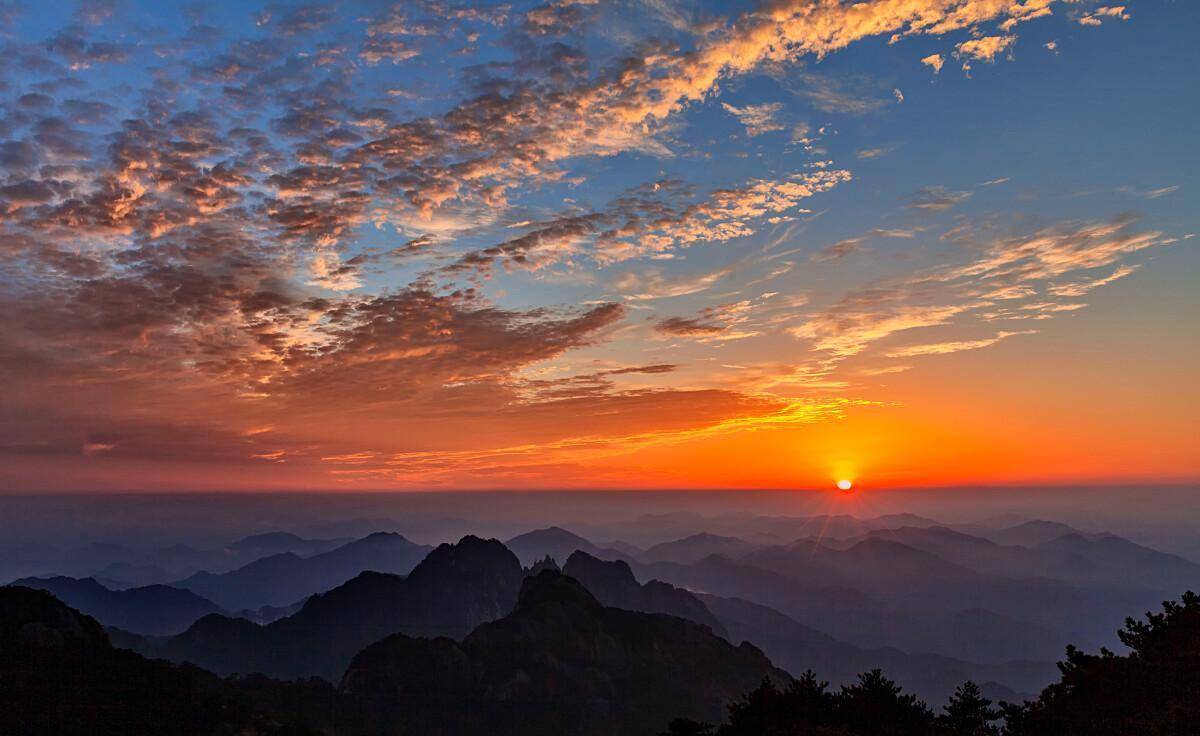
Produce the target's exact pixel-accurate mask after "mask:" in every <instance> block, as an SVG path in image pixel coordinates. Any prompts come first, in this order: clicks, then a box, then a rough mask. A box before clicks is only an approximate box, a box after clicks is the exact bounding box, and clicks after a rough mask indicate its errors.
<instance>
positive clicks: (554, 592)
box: [342, 570, 791, 736]
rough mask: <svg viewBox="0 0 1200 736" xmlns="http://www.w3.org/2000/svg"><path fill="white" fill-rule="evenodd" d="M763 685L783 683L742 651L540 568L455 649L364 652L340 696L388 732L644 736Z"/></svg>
mask: <svg viewBox="0 0 1200 736" xmlns="http://www.w3.org/2000/svg"><path fill="white" fill-rule="evenodd" d="M763 678H770V679H772V680H774V681H775V682H777V683H780V684H786V683H788V682H790V680H791V678H790V677H789V676H788V675H787V673H785V672H783V671H782V670H779V669H777V668H775V667H773V666H772V665H771V662H770V660H768V659H767V657H766V656H764V655H763V653H762V652H760V651H759V650H758V649H756V648H754V647H753V646H750V645H749V644H743V645H741V646H738V647H735V646H733V645H732V644H730V643H728V642H727V641H725V640H724V639H721V638H720V637H717V636H715V635H713V634H712V632H711V631H709V629H708V628H706V627H703V626H700V625H697V624H695V623H692V622H690V621H686V620H684V619H681V618H677V617H674V616H665V615H659V614H646V613H639V612H633V611H627V610H622V609H617V608H609V607H605V606H602V605H601V604H600V603H599V602H598V601H597V600H596V599H595V598H594V597H593V596H592V595H591V594H590V593H589V592H588V591H587V590H586V589H585V588H584V587H583V586H582V585H581V584H580V583H579V582H577V581H576V580H574V579H573V578H570V577H568V576H565V575H561V574H559V573H555V572H554V571H552V570H546V571H543V572H542V573H540V574H539V575H538V576H537V577H531V578H527V579H526V580H525V582H524V584H523V585H522V588H521V594H520V600H519V603H518V605H517V607H516V610H515V611H514V612H513V613H512V614H511V615H509V616H507V617H505V618H503V619H500V620H498V621H494V622H492V623H487V624H483V625H481V626H480V627H479V628H477V629H476V630H475V631H474V632H472V633H471V634H470V635H469V636H467V637H466V638H465V639H464V640H463V641H462V642H461V643H456V642H454V641H452V640H449V639H434V640H422V639H413V638H410V637H408V636H404V635H396V636H392V637H389V638H387V639H385V640H383V641H381V642H379V643H377V644H374V645H372V646H370V647H368V648H367V649H366V650H364V651H363V652H362V653H361V654H359V655H358V656H357V657H355V658H354V661H353V662H352V663H351V665H350V667H349V669H348V670H347V671H346V676H345V678H344V679H343V681H342V688H343V691H344V692H346V693H347V694H348V695H351V696H353V697H355V698H357V699H358V700H359V701H360V702H362V703H364V708H365V709H366V710H367V711H368V712H370V713H371V714H372V717H373V718H374V719H375V724H376V725H378V726H379V727H380V728H381V729H383V728H386V729H388V730H390V731H392V732H395V731H397V730H399V731H401V732H405V733H414V734H415V733H438V734H443V735H445V736H467V735H471V736H474V735H475V734H479V735H480V736H483V735H485V734H486V735H487V736H518V735H519V736H562V735H563V734H571V735H572V736H610V735H615V734H653V733H655V732H656V731H657V730H661V729H662V728H664V727H665V726H666V725H667V722H668V721H669V720H670V718H671V717H673V716H675V715H680V714H686V715H688V716H689V717H693V718H701V719H715V718H719V717H720V716H721V715H722V714H723V712H724V705H725V703H727V702H729V701H731V700H732V699H733V698H734V697H735V695H736V694H738V693H740V692H741V691H743V690H745V689H746V688H747V687H753V686H754V685H757V684H758V683H760V682H762V680H763Z"/></svg>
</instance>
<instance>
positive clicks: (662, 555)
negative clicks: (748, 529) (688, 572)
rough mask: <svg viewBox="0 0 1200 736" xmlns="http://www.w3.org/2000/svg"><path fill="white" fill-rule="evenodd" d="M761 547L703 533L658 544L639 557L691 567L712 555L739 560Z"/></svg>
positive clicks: (731, 538) (645, 560) (644, 560)
mask: <svg viewBox="0 0 1200 736" xmlns="http://www.w3.org/2000/svg"><path fill="white" fill-rule="evenodd" d="M761 546H762V545H758V544H754V543H752V542H747V541H746V540H744V539H740V538H738V537H726V536H721V535H719V534H709V533H708V532H701V533H699V534H693V535H691V536H689V537H684V538H683V539H676V540H674V541H671V542H662V543H660V544H656V545H654V546H652V547H650V548H649V549H647V550H646V551H645V552H643V553H642V554H641V555H639V556H638V559H639V560H641V561H642V562H678V563H680V564H682V565H689V564H691V563H693V562H699V561H700V560H703V559H704V558H705V557H708V556H710V555H721V556H722V557H728V558H729V559H731V560H732V559H737V558H738V557H742V556H743V555H747V554H749V553H751V552H753V551H755V550H757V549H759V548H760V547H761Z"/></svg>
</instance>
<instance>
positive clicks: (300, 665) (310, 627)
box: [145, 536, 525, 682]
mask: <svg viewBox="0 0 1200 736" xmlns="http://www.w3.org/2000/svg"><path fill="white" fill-rule="evenodd" d="M524 576H525V573H524V571H523V569H522V568H521V563H520V562H519V561H518V560H517V558H516V556H515V555H514V554H513V553H512V552H510V551H509V550H508V549H506V548H505V547H504V545H502V544H501V543H500V542H498V541H496V540H494V539H491V540H483V539H479V538H478V537H472V536H468V537H464V538H463V539H462V540H461V541H460V542H459V543H458V544H443V545H440V546H439V547H438V548H437V549H435V550H433V551H432V552H430V553H429V555H428V556H427V557H426V558H425V559H424V560H422V561H421V563H420V564H418V565H417V566H416V567H415V568H414V569H413V570H412V572H411V573H410V574H409V575H408V577H400V576H399V575H391V574H385V573H377V572H364V573H361V574H359V575H358V576H357V577H354V578H353V579H351V580H349V581H347V582H346V583H344V584H342V585H340V586H338V587H336V588H334V589H332V590H330V591H328V592H326V593H322V594H319V595H314V596H312V597H311V598H309V599H308V600H307V601H306V602H305V603H304V605H303V606H302V607H301V608H300V610H299V611H298V612H297V613H295V614H294V615H292V616H288V617H286V618H282V619H279V620H278V621H274V622H272V623H270V624H267V625H266V626H259V625H258V624H255V623H253V622H251V621H247V620H245V619H234V618H229V617H226V616H218V615H212V616H206V617H205V618H202V619H200V620H199V621H197V622H196V623H195V624H193V625H192V627H191V628H189V629H188V630H187V631H185V632H183V633H182V634H179V635H177V636H173V637H171V638H170V639H168V640H166V641H165V642H164V643H162V644H161V645H158V646H156V647H154V648H152V649H148V650H145V653H146V654H153V655H155V656H162V657H165V658H167V659H170V660H174V661H190V662H193V663H195V664H197V665H199V666H201V667H204V668H206V669H210V670H213V671H214V672H217V673H219V674H230V673H234V672H241V673H248V672H261V673H263V674H266V675H272V676H278V677H305V676H313V675H316V676H321V677H325V678H326V679H329V680H331V681H334V682H336V681H337V680H338V678H340V677H341V675H342V673H343V672H344V670H345V668H346V665H347V664H348V663H349V662H350V659H351V658H352V657H353V656H354V655H355V654H356V653H358V652H359V651H360V650H361V649H362V648H363V647H365V646H367V645H368V644H370V643H372V642H375V641H378V640H380V639H382V638H384V637H385V636H388V635H389V634H394V633H397V632H403V633H406V634H409V635H412V636H445V637H451V638H462V637H463V636H466V635H467V634H468V633H470V631H471V630H472V629H474V628H475V627H476V626H478V625H479V624H481V623H483V622H485V621H491V620H494V619H497V618H499V617H501V616H504V615H506V614H508V613H509V612H510V611H511V610H512V608H513V606H514V605H515V604H516V602H517V594H518V592H519V591H520V588H521V581H522V579H523V578H524Z"/></svg>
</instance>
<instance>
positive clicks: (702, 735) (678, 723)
mask: <svg viewBox="0 0 1200 736" xmlns="http://www.w3.org/2000/svg"><path fill="white" fill-rule="evenodd" d="M714 733H715V731H714V729H713V725H712V724H711V723H701V722H700V721H693V720H689V719H687V718H676V719H675V720H673V721H671V723H670V724H668V725H667V730H666V731H663V732H662V733H660V734H659V735H658V736H713V734H714Z"/></svg>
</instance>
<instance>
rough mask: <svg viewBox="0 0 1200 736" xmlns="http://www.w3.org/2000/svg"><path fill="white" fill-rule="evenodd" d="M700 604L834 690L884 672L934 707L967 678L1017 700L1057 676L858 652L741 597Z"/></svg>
mask: <svg viewBox="0 0 1200 736" xmlns="http://www.w3.org/2000/svg"><path fill="white" fill-rule="evenodd" d="M700 599H701V600H702V601H703V602H704V604H705V605H706V606H707V607H708V609H709V610H710V611H712V612H713V613H714V614H715V615H716V616H717V618H718V619H719V620H720V621H721V623H722V624H723V625H724V626H725V628H726V629H728V631H729V633H730V635H731V636H732V637H733V639H731V640H732V641H738V640H745V641H749V642H750V643H752V644H754V645H755V646H757V647H760V648H761V649H762V650H763V651H764V652H765V653H766V654H767V656H768V657H770V658H771V661H773V662H775V663H776V664H778V665H779V666H781V667H783V668H785V669H787V670H788V671H790V672H803V671H805V670H809V669H811V670H813V671H815V672H819V673H820V675H821V677H822V679H827V680H829V681H830V682H831V683H832V684H833V685H835V686H839V685H843V684H851V683H853V682H855V680H857V677H858V674H859V673H860V672H864V671H867V670H870V669H874V668H880V669H882V670H883V671H884V672H885V673H887V674H888V676H889V677H894V678H896V679H897V680H899V681H901V682H903V683H904V684H905V687H906V688H908V689H909V690H912V691H913V692H915V693H916V694H917V695H919V696H920V697H921V698H923V699H925V700H926V701H928V702H930V703H942V702H945V700H946V699H947V698H948V697H949V696H950V694H951V693H953V692H954V689H955V687H957V686H958V685H959V684H961V683H962V682H963V680H967V679H971V680H974V681H976V682H979V683H983V684H984V685H985V691H986V692H987V694H988V695H989V696H990V697H993V698H997V699H998V698H1003V699H1005V700H1009V701H1015V700H1017V699H1018V698H1022V697H1025V694H1026V693H1032V692H1037V691H1038V690H1040V689H1041V688H1042V687H1043V686H1044V685H1046V683H1048V682H1050V681H1051V680H1053V679H1054V675H1055V673H1056V670H1055V668H1054V664H1053V663H1052V662H1050V661H1045V662H1033V661H1029V660H1015V661H1012V662H1005V663H1001V664H978V663H974V662H967V661H963V660H961V659H955V658H952V657H946V656H942V655H938V654H923V653H908V652H903V651H901V650H899V649H895V648H892V647H877V648H866V647H858V646H854V645H853V644H848V643H846V642H843V641H840V640H838V639H835V638H834V637H832V636H828V635H826V634H823V633H821V632H820V631H817V630H816V629H813V628H810V627H808V626H805V625H803V624H801V623H799V622H798V621H796V620H795V619H792V618H790V617H788V616H785V615H784V614H782V613H780V612H779V611H776V610H774V609H773V608H769V607H767V606H761V605H758V604H756V603H751V602H750V601H746V600H742V599H739V598H721V597H719V596H710V595H702V596H700Z"/></svg>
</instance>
